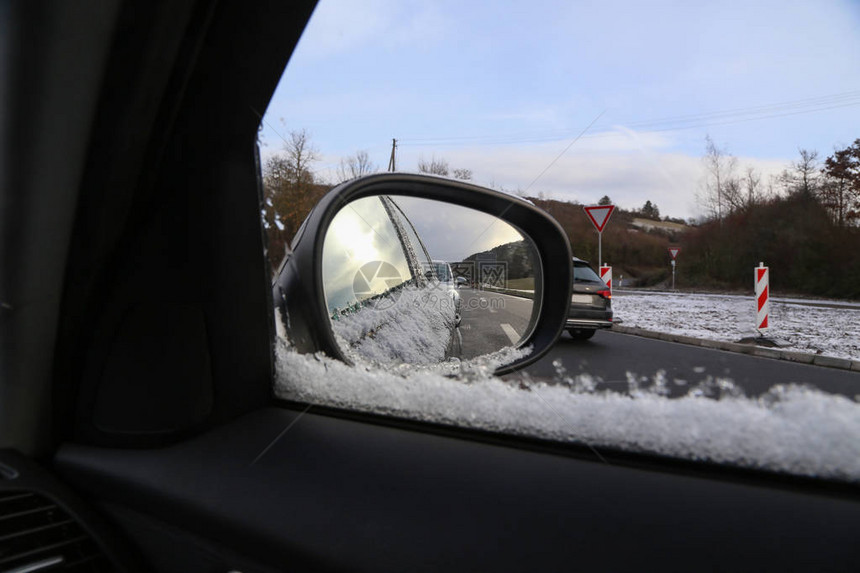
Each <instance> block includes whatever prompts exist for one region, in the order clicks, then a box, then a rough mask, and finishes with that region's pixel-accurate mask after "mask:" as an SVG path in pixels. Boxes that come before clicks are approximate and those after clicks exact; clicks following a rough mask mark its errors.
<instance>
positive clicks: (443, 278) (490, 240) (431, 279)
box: [322, 195, 541, 365]
mask: <svg viewBox="0 0 860 573" xmlns="http://www.w3.org/2000/svg"><path fill="white" fill-rule="evenodd" d="M540 272H541V268H540V261H539V259H538V257H537V251H536V250H535V248H534V244H533V243H532V241H531V239H529V238H528V237H525V236H524V235H523V234H522V233H520V232H519V231H518V230H517V229H515V228H514V227H512V226H511V225H509V224H508V223H506V222H505V221H503V220H501V219H499V218H497V217H494V216H492V215H488V214H486V213H482V212H480V211H476V210H473V209H469V208H466V207H462V206H459V205H452V204H449V203H444V202H441V201H434V200H430V199H421V198H415V197H405V196H396V195H392V196H389V195H384V196H383V195H379V196H372V197H365V198H362V199H357V200H355V201H353V202H351V203H349V204H347V205H346V206H345V207H344V208H343V209H341V210H340V211H339V212H338V213H337V214H336V215H335V217H334V218H333V220H332V222H331V225H330V226H329V228H328V230H327V232H326V236H325V241H324V243H323V260H322V273H323V284H324V289H325V298H326V305H327V307H328V314H329V317H330V319H331V325H332V329H333V331H334V333H335V338H336V339H337V341H338V344H339V345H340V348H341V350H342V351H343V352H344V354H346V355H347V356H349V357H350V358H352V359H358V360H362V361H370V362H374V363H377V364H382V365H399V364H437V363H441V362H445V361H449V360H459V359H463V360H468V359H471V358H476V357H478V356H483V355H486V354H490V353H493V352H496V351H498V350H501V349H503V348H507V347H516V346H517V345H518V344H519V343H520V342H521V341H523V340H525V339H526V337H527V335H528V334H529V333H530V331H531V329H532V328H533V323H534V321H535V319H536V317H535V316H534V310H535V305H534V300H535V297H536V296H537V297H540V291H539V288H540V284H541V281H540ZM536 289H537V292H536ZM537 300H539V298H538V299H537Z"/></svg>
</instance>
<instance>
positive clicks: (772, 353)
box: [612, 324, 860, 372]
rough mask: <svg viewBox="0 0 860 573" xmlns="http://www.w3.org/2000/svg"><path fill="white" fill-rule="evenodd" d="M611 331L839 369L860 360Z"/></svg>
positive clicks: (858, 368)
mask: <svg viewBox="0 0 860 573" xmlns="http://www.w3.org/2000/svg"><path fill="white" fill-rule="evenodd" d="M612 331H613V332H620V333H621V334H632V335H634V336H641V337H643V338H654V339H657V340H663V341H665V342H677V343H679V344H688V345H690V346H700V347H702V348H713V349H716V350H725V351H727V352H736V353H739V354H749V355H750V356H757V357H759V358H771V359H774V360H787V361H789V362H797V363H799V364H812V365H814V366H821V367H824V368H836V369H839V370H851V371H853V372H860V360H848V359H845V358H834V357H832V356H821V355H819V354H806V353H803V352H797V351H794V350H791V351H789V350H778V349H776V348H764V347H761V346H755V345H754V344H738V343H737V342H724V341H722V340H707V339H704V338H693V337H692V336H684V335H681V334H669V333H667V332H655V331H653V330H645V329H643V328H636V327H635V326H621V325H620V324H614V325H612Z"/></svg>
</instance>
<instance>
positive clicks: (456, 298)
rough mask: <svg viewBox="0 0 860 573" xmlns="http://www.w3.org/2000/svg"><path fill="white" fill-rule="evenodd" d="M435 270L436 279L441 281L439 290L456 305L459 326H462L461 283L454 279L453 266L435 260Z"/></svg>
mask: <svg viewBox="0 0 860 573" xmlns="http://www.w3.org/2000/svg"><path fill="white" fill-rule="evenodd" d="M433 268H434V270H435V271H436V278H437V279H438V280H439V288H440V289H442V290H443V291H444V292H445V294H446V295H447V296H448V297H449V298H450V299H451V300H452V301H453V303H454V311H455V313H456V316H457V324H460V293H458V292H457V288H458V287H459V286H460V282H459V281H458V280H456V279H455V278H454V271H453V270H451V265H450V264H449V263H447V262H445V261H440V260H437V259H433ZM459 278H462V277H459Z"/></svg>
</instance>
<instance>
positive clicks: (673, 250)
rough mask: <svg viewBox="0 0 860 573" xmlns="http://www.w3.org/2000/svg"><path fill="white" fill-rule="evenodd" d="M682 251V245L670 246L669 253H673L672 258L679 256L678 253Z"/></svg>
mask: <svg viewBox="0 0 860 573" xmlns="http://www.w3.org/2000/svg"><path fill="white" fill-rule="evenodd" d="M680 252H681V247H669V254H670V255H672V260H673V261H674V260H675V258H676V257H677V256H678V253H680Z"/></svg>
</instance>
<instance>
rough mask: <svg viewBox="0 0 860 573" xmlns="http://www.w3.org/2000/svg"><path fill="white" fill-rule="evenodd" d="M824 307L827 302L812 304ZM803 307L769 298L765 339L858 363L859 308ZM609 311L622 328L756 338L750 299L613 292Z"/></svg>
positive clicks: (716, 337)
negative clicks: (768, 324) (768, 329)
mask: <svg viewBox="0 0 860 573" xmlns="http://www.w3.org/2000/svg"><path fill="white" fill-rule="evenodd" d="M814 302H815V303H816V304H822V303H824V304H826V303H827V301H818V300H816V301H814ZM833 303H834V304H835V305H842V307H841V308H822V307H813V306H806V301H797V300H796V299H786V300H785V301H779V300H774V299H771V303H770V325H771V329H770V332H769V333H768V335H767V336H768V337H769V338H773V339H775V340H778V341H780V342H784V343H786V344H787V346H786V347H785V348H783V350H786V351H796V352H805V353H809V354H823V355H826V356H833V357H836V358H847V359H851V360H860V308H852V306H851V305H850V304H845V303H843V302H841V301H833ZM612 310H613V312H614V314H615V319H616V320H621V321H623V324H624V326H635V327H638V328H643V329H645V330H653V331H657V332H666V333H669V334H679V335H684V336H692V337H695V338H705V339H709V340H722V341H727V342H737V341H738V340H740V339H741V338H744V337H747V336H755V335H756V332H755V313H756V310H755V298H754V297H753V296H752V295H750V296H749V297H743V296H735V295H712V294H681V293H656V294H644V293H633V292H629V291H615V292H613V295H612Z"/></svg>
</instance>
